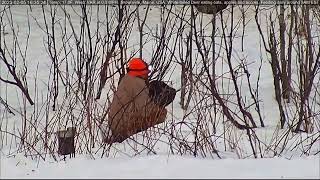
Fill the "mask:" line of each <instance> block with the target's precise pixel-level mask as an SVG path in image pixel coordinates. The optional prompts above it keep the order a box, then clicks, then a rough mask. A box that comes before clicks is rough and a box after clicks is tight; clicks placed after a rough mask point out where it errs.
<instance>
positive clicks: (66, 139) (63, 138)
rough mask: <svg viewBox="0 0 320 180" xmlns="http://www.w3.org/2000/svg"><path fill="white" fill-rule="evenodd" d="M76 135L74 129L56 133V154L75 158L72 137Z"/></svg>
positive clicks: (69, 128) (70, 128)
mask: <svg viewBox="0 0 320 180" xmlns="http://www.w3.org/2000/svg"><path fill="white" fill-rule="evenodd" d="M75 134H76V128H75V127H68V128H67V130H61V131H58V132H57V136H58V143H59V147H58V154H60V155H68V154H70V158H71V157H75V145H74V136H75Z"/></svg>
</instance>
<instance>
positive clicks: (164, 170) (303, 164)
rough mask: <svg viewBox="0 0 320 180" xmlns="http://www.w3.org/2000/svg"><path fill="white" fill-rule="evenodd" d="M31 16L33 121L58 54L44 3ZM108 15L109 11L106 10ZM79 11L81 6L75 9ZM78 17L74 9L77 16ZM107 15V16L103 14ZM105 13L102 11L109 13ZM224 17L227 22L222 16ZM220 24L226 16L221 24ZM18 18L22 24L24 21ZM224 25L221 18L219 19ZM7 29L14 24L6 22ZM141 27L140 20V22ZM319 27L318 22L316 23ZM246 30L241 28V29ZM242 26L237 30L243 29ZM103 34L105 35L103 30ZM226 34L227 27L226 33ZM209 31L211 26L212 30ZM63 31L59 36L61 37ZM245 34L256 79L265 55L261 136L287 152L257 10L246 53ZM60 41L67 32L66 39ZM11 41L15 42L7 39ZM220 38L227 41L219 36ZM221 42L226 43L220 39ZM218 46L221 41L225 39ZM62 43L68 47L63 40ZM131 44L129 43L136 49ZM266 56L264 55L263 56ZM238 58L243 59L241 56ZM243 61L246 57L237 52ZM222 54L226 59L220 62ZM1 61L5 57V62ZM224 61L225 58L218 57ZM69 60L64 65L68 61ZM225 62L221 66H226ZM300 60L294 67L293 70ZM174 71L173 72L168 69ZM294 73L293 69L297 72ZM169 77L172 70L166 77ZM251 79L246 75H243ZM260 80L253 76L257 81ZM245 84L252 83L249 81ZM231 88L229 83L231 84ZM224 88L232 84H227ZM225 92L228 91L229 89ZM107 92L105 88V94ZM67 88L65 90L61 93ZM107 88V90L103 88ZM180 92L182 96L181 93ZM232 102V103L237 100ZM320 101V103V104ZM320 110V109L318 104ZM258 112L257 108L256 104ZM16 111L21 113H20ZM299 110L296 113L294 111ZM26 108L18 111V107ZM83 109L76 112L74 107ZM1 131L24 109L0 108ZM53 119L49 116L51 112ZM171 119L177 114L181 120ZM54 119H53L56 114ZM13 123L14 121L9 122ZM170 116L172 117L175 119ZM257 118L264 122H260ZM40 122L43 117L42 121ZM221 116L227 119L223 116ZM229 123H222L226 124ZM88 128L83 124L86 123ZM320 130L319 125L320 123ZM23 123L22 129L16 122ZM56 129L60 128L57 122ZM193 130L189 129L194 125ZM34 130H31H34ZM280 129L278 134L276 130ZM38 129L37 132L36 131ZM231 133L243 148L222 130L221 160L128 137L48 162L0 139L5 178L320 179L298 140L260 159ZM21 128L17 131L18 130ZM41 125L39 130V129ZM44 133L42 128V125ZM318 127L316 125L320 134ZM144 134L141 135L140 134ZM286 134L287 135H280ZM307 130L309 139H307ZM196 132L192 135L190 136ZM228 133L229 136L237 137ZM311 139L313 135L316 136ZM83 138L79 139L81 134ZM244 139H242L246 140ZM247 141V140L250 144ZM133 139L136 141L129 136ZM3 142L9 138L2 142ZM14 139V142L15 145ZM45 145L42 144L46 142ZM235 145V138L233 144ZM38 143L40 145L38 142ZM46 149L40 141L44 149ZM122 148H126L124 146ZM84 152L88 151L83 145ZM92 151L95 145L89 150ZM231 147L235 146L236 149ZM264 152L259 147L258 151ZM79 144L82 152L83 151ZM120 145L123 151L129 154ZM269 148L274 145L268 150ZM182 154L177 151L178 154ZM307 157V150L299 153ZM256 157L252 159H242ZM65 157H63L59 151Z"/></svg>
mask: <svg viewBox="0 0 320 180" xmlns="http://www.w3.org/2000/svg"><path fill="white" fill-rule="evenodd" d="M150 12H151V13H150V14H151V15H150V16H149V17H148V18H147V21H146V24H147V25H148V28H150V29H151V28H155V27H156V26H157V25H158V24H157V23H156V22H159V19H160V15H159V10H157V9H156V8H153V10H151V11H150ZM12 13H13V15H14V17H13V19H14V22H15V23H16V25H17V26H16V30H19V33H20V36H19V37H20V38H21V39H22V40H21V41H20V42H21V43H22V44H24V43H25V42H24V41H23V39H25V37H26V32H27V27H28V26H27V18H26V17H25V15H26V6H15V7H14V8H12ZM29 13H30V16H32V17H33V18H35V19H37V20H38V22H37V23H39V24H37V23H36V21H34V19H33V18H30V24H31V26H30V27H31V34H30V42H29V45H30V47H29V50H28V57H27V65H28V68H29V69H28V74H27V78H28V83H29V88H30V93H31V95H32V97H36V96H37V97H38V99H39V100H38V102H36V104H37V107H40V108H38V109H36V110H35V112H37V113H38V114H40V115H41V116H39V117H36V115H34V116H33V115H32V114H31V113H30V114H28V115H29V116H30V119H31V120H34V119H33V117H34V118H35V119H36V118H39V119H41V120H43V119H45V117H46V116H47V114H46V113H45V110H44V109H45V108H44V107H42V103H43V99H45V97H46V93H47V91H48V87H47V86H49V85H50V84H48V80H49V79H50V78H51V80H52V77H51V76H52V75H51V76H50V75H49V74H50V72H49V69H50V66H51V61H50V59H49V57H48V55H47V52H46V50H45V48H44V46H45V44H44V41H46V36H45V33H44V32H43V30H40V28H39V27H38V25H40V26H43V25H44V23H43V19H42V12H41V9H40V8H39V7H38V8H34V9H33V11H31V12H29ZM100 13H102V14H103V12H100ZM235 13H236V16H235V21H237V20H239V17H240V13H239V11H237V10H236V11H235ZM70 14H72V10H70ZM73 15H74V13H73ZM74 16H75V15H74ZM101 17H103V15H101ZM63 18H64V16H63V15H62V14H61V13H60V14H59V13H58V14H57V19H59V20H61V19H63ZM91 18H92V24H91V25H92V26H93V29H94V25H95V21H96V19H95V16H92V17H91ZM263 18H264V17H261V21H262V22H263ZM102 19H103V18H102ZM71 20H72V21H73V23H74V25H75V27H74V28H75V29H76V30H79V29H80V28H79V18H78V17H77V18H75V17H72V18H71ZM210 20H211V16H210V15H205V16H204V17H203V21H204V22H206V23H208V24H209V22H210ZM217 22H220V21H217ZM218 24H219V23H218ZM18 25H19V26H18ZM218 26H219V25H218ZM266 26H267V25H266V24H263V23H262V27H263V29H262V31H263V32H267V28H266ZM6 28H7V30H8V32H10V30H9V26H8V27H6ZM56 28H57V31H58V30H59V29H60V27H59V26H56ZM135 28H136V27H135ZM315 28H316V27H315ZM239 29H240V30H241V28H239ZM240 30H239V32H238V33H240ZM101 31H102V34H103V30H101ZM206 31H207V32H211V31H210V28H209V29H207V30H206ZM134 33H136V34H137V30H136V29H134V30H133V33H132V34H134ZM219 33H220V34H221V32H219ZM208 34H209V33H208ZM6 36H7V38H8V39H10V38H11V36H10V34H7V35H6ZM59 38H60V37H59ZM137 39H138V36H137V35H132V36H131V37H130V39H129V42H128V44H129V45H132V46H130V47H131V48H132V49H135V50H137V48H138V47H137ZM240 39H241V38H237V39H235V40H234V49H238V51H237V52H236V53H235V54H237V53H239V54H237V55H235V56H241V57H245V58H246V60H247V61H248V62H249V63H252V64H250V65H249V66H248V69H249V71H250V72H251V73H252V74H251V75H252V76H251V78H252V79H256V78H257V76H258V75H257V73H256V72H257V69H258V68H259V66H260V58H262V60H261V62H262V67H261V68H262V70H261V72H262V74H261V77H260V85H259V91H260V96H259V98H260V100H261V108H262V116H263V119H264V121H265V124H266V127H265V128H258V129H257V130H256V133H257V136H259V138H260V140H261V141H262V142H263V143H265V144H266V146H268V145H269V146H270V147H272V148H274V149H275V150H279V151H281V145H279V146H278V147H274V146H273V145H274V144H273V143H275V142H278V140H279V139H280V137H279V136H280V135H283V134H285V131H286V129H285V130H280V131H277V129H278V124H279V117H278V108H277V105H276V101H275V99H274V90H273V78H272V72H271V68H270V64H269V62H268V59H267V58H266V55H265V52H264V50H263V47H262V50H261V52H260V50H259V49H260V48H259V46H260V45H261V44H260V43H261V42H259V41H260V38H259V32H258V30H257V27H256V24H255V22H254V12H252V11H251V12H250V11H249V12H248V19H247V27H246V31H245V37H244V39H245V42H244V48H245V49H244V52H239V49H240V46H241V41H240ZM60 41H61V39H60ZM8 42H9V41H8ZM219 43H220V42H219ZM219 45H221V44H219ZM219 45H217V46H219ZM57 46H61V44H58V45H57ZM153 46H154V41H148V42H147V43H146V45H145V46H144V48H145V54H144V57H145V59H146V61H149V59H150V57H151V56H152V48H154V47H153ZM22 47H23V46H22ZM132 49H130V50H132ZM260 56H261V57H260ZM235 59H236V58H235ZM236 60H239V59H236ZM221 62H222V60H221V59H219V63H221ZM1 65H2V64H1ZM219 65H220V64H219ZM61 66H62V67H63V66H64V64H62V65H61ZM219 67H220V66H219ZM294 68H296V67H293V69H294ZM172 71H174V75H173V76H172V77H170V81H172V82H173V84H174V85H173V86H174V87H176V88H179V84H180V82H179V80H180V76H179V74H178V73H180V70H179V68H178V67H177V68H176V69H174V68H173V69H172ZM225 72H228V68H227V66H226V63H225V64H224V67H221V69H220V68H217V73H218V74H223V73H225ZM0 74H1V75H4V76H5V77H6V76H7V71H6V70H5V68H4V67H1V71H0ZM168 74H169V73H168ZM293 76H294V75H293ZM36 77H37V89H36V90H35V89H34V86H35V83H36V81H34V79H35V78H36ZM166 78H167V79H168V77H166ZM243 81H244V80H243ZM253 82H254V81H253ZM244 84H245V82H244ZM0 86H1V87H0V92H1V95H2V93H3V96H1V97H3V98H4V96H6V100H8V103H9V104H10V105H12V106H13V108H15V109H19V108H20V107H21V106H23V102H22V100H21V99H22V98H21V93H20V91H19V90H17V89H16V87H14V86H4V83H2V82H1V83H0ZM243 88H244V89H243V90H242V91H243V92H242V95H243V96H246V97H250V94H249V92H248V89H246V87H245V86H244V87H243ZM106 89H108V87H107V85H106V87H105V89H104V90H103V93H106V91H107V90H106ZM226 89H227V88H226ZM224 90H225V89H224ZM232 91H233V90H229V91H228V92H232ZM222 92H224V91H222ZM103 93H102V94H103ZM61 94H63V93H61ZM103 95H105V94H103ZM103 95H102V97H101V99H99V100H97V102H96V103H97V104H105V102H106V97H105V96H103ZM177 97H178V96H177ZM63 98H65V97H64V96H63V95H60V96H59V100H62V99H63ZM178 99H179V98H176V101H175V102H174V104H173V107H172V109H169V110H168V111H169V114H170V115H169V117H168V119H171V118H172V117H174V118H176V119H175V120H177V119H181V117H182V116H183V113H185V112H183V111H182V110H181V108H180V106H179V104H178V102H179V101H178ZM230 105H232V104H230ZM318 108H319V107H318ZM26 109H27V110H28V112H31V111H33V108H32V107H31V106H29V105H27V107H26ZM319 109H320V108H319ZM3 112H5V110H4V108H3V106H0V113H3ZM48 112H49V114H48V117H50V118H51V117H53V116H56V115H57V114H58V113H57V112H53V111H51V110H49V111H48ZM252 112H253V110H252ZM16 113H17V112H16ZM289 113H292V114H294V113H295V112H289ZM17 114H19V113H17ZM75 114H76V113H75ZM253 115H254V118H257V115H256V114H254V113H253ZM0 117H1V120H2V121H1V123H2V125H1V130H6V131H7V130H8V131H11V130H12V129H13V127H15V128H20V127H21V122H22V121H21V119H20V117H19V115H16V116H13V115H10V114H8V113H3V114H1V116H0ZM50 118H49V119H50ZM174 118H172V119H174ZM50 120H52V119H50ZM8 122H9V123H8ZM170 122H171V121H170ZM256 122H258V121H256ZM36 123H39V122H36ZM220 123H221V122H220ZM221 124H222V123H221ZM81 128H82V126H81ZM318 129H319V127H318ZM15 130H16V129H15ZM54 130H56V129H54ZM189 130H190V129H189ZM30 131H32V130H30ZM275 131H276V132H277V133H279V134H280V135H279V134H277V133H275ZM32 132H34V131H32ZM228 132H229V133H230V132H232V133H230V134H231V135H230V137H232V138H230V139H232V140H233V141H232V142H230V144H232V143H233V144H237V145H238V146H239V147H236V148H235V149H230V148H227V150H226V151H227V152H224V149H225V144H223V143H222V142H223V140H222V138H221V137H222V136H223V135H222V132H219V130H218V134H217V135H216V136H215V138H216V139H215V143H216V144H217V147H216V148H217V150H218V151H219V153H220V155H221V156H222V159H219V158H215V157H214V158H209V157H208V158H205V159H203V158H201V157H199V156H198V157H196V158H195V157H191V156H186V155H183V156H177V155H172V154H170V153H168V151H169V150H168V149H169V148H168V147H167V144H163V143H161V142H156V143H155V144H156V145H155V149H157V150H158V151H157V152H158V155H145V154H144V153H141V154H142V155H135V154H139V153H137V152H134V151H133V150H132V149H130V148H131V147H130V146H129V145H128V144H129V142H130V141H129V142H124V143H123V144H116V145H114V148H113V149H112V152H113V153H114V154H116V155H114V156H112V157H111V156H110V157H102V158H100V154H99V153H101V152H99V153H98V154H97V155H95V156H94V158H93V157H92V156H91V155H92V154H94V153H95V151H94V150H92V154H91V155H84V154H76V158H73V159H69V158H67V159H66V161H63V160H61V159H59V160H57V161H56V160H53V159H52V158H51V156H49V155H48V156H47V159H46V161H42V160H41V159H40V158H37V159H32V158H31V157H30V156H27V157H25V156H24V154H23V153H18V154H15V153H14V150H15V149H16V148H17V147H15V144H14V143H15V142H16V138H12V137H10V136H9V138H8V135H6V137H1V139H0V140H1V143H5V145H4V148H3V149H2V150H1V174H0V177H1V178H320V170H319V169H320V167H319V166H320V165H319V164H320V158H319V156H320V154H317V155H312V156H305V155H302V154H303V153H301V152H295V151H292V150H291V148H292V146H289V147H286V148H284V149H283V153H282V155H281V156H280V157H274V158H265V159H254V158H252V152H251V149H250V146H249V144H248V140H247V137H246V134H245V133H242V132H237V131H236V130H234V129H232V128H231V129H229V130H228ZM15 133H18V132H17V131H15ZM37 133H39V132H34V134H35V135H36V134H37ZM40 133H41V131H40ZM316 133H318V134H319V132H315V134H316ZM140 135H141V134H140ZM281 137H282V136H281ZM302 137H303V138H302ZM308 137H309V138H310V139H312V138H316V137H317V134H316V136H315V137H313V136H312V134H311V135H308V134H303V135H302V136H291V135H289V136H288V137H286V138H288V139H289V141H290V142H299V141H302V139H304V138H308ZM191 139H192V137H191ZM230 139H229V140H230ZM310 139H309V140H310ZM79 141H80V140H79ZM239 142H241V143H239ZM244 142H245V143H244ZM130 143H131V145H132V142H130ZM1 145H3V144H1ZM255 145H256V149H258V148H257V144H255ZM11 146H13V147H11ZM40 146H41V145H40ZM230 146H231V145H230ZM36 148H39V146H37V147H36ZM299 148H301V149H302V150H304V149H303V148H305V147H303V146H301V147H300V146H299V147H298V148H296V149H299ZM39 149H41V147H40V148H39ZM119 149H120V150H119ZM319 149H320V142H319V143H318V142H316V143H315V145H314V146H313V149H311V150H310V152H309V153H310V154H314V153H315V152H317V151H319ZM81 151H82V150H81ZM88 151H89V150H88ZM230 151H231V152H230ZM257 151H258V150H257ZM266 151H267V150H266V149H263V150H262V152H261V153H263V152H266ZM78 152H79V151H77V153H78ZM119 152H124V153H123V154H126V155H122V154H121V153H119ZM269 153H270V152H269ZM177 154H178V153H177ZM263 155H264V157H273V156H276V155H273V154H272V155H270V154H268V153H266V154H263ZM300 156H302V157H300ZM245 157H250V158H248V159H239V158H245ZM60 158H61V157H60Z"/></svg>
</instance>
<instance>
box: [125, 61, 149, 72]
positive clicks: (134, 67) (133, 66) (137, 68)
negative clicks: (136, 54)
mask: <svg viewBox="0 0 320 180" xmlns="http://www.w3.org/2000/svg"><path fill="white" fill-rule="evenodd" d="M149 72H150V71H149V69H148V64H147V63H146V62H144V61H143V60H142V59H141V58H132V59H131V60H130V61H129V67H128V74H129V75H132V76H146V75H148V73H149Z"/></svg>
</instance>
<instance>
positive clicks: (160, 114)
mask: <svg viewBox="0 0 320 180" xmlns="http://www.w3.org/2000/svg"><path fill="white" fill-rule="evenodd" d="M127 70H128V73H127V74H126V75H125V76H124V77H123V78H122V79H121V80H120V83H119V86H118V88H117V91H116V92H115V94H114V96H113V100H112V102H111V106H110V111H109V112H108V118H107V122H106V123H104V125H102V126H101V131H102V138H103V141H104V142H105V143H108V144H111V143H114V142H119V143H121V142H123V141H124V140H126V139H127V138H129V137H130V136H132V135H134V134H137V133H139V132H141V131H145V130H147V129H148V128H150V127H153V126H155V125H157V124H160V123H163V122H164V121H165V118H166V115H167V110H166V108H165V105H168V104H169V101H168V99H166V100H161V99H157V98H156V95H157V93H158V91H155V90H154V87H155V86H157V85H159V84H161V85H160V86H162V87H166V86H165V85H164V84H162V83H156V82H154V83H152V82H151V84H150V85H151V87H152V88H151V90H150V89H149V87H148V85H147V84H149V83H148V82H147V79H148V74H149V73H150V70H149V69H148V65H147V63H145V62H144V61H143V60H142V59H140V58H133V59H131V60H130V61H129V67H128V68H127ZM150 85H149V86H150ZM165 89H167V90H168V89H170V88H165ZM172 89H173V88H172ZM172 89H171V91H172ZM161 92H162V91H161ZM164 92H166V90H165V91H164ZM150 93H151V96H150ZM162 94H163V93H162ZM162 96H163V95H162ZM173 96H175V91H174V95H173V93H171V94H170V97H169V99H170V101H171V102H172V101H173V99H174V97H173ZM164 97H166V96H165V95H164Z"/></svg>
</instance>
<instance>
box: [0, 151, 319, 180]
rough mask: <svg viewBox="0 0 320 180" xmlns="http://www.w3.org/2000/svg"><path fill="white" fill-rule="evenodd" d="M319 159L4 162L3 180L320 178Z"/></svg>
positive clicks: (160, 157)
mask: <svg viewBox="0 0 320 180" xmlns="http://www.w3.org/2000/svg"><path fill="white" fill-rule="evenodd" d="M319 161H320V158H319V156H309V157H305V158H294V159H291V160H288V159H285V158H265V159H256V160H254V159H241V160H239V159H223V160H212V159H201V158H194V157H181V156H169V157H168V156H166V155H150V156H142V157H141V156H136V157H133V158H101V159H95V160H93V159H90V158H87V157H84V156H79V157H77V158H75V159H72V160H67V161H60V162H55V161H52V162H50V161H49V160H48V161H46V162H42V161H41V162H39V163H37V162H35V161H30V159H26V158H25V157H23V156H16V157H15V158H2V159H1V178H30V179H32V178H44V179H45V178H59V179H60V178H62V179H63V178H79V179H82V178H83V179H85V178H231V179H233V178H235V179H236V178H266V179H267V178H277V179H280V178H298V179H307V178H314V179H317V178H319V177H320V174H319V173H320V172H319V169H320V166H319Z"/></svg>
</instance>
